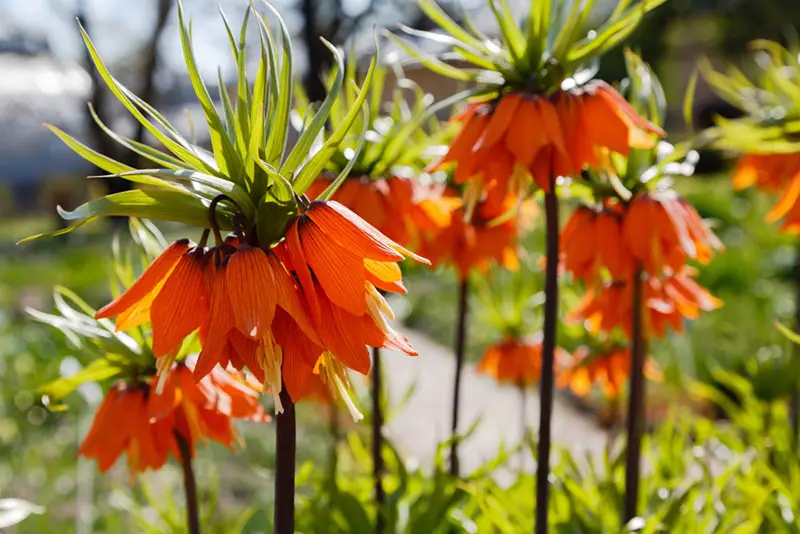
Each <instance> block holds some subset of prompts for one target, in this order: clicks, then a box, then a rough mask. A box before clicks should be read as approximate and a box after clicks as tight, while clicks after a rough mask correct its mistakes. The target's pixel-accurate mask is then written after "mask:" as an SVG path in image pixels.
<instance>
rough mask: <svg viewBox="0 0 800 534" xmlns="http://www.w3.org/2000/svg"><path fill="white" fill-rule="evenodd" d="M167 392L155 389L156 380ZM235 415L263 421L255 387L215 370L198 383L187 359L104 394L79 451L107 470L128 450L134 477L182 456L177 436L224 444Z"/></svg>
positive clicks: (230, 437)
mask: <svg viewBox="0 0 800 534" xmlns="http://www.w3.org/2000/svg"><path fill="white" fill-rule="evenodd" d="M159 380H160V381H161V382H162V384H161V385H162V386H163V392H162V393H161V394H159V393H157V389H158V382H159ZM231 418H237V419H246V420H250V421H254V422H265V421H268V420H269V416H267V415H266V414H265V413H264V410H263V408H262V407H261V404H260V402H259V399H258V392H257V390H256V389H255V388H254V387H253V386H252V385H250V384H248V383H247V382H246V380H245V379H243V378H241V377H235V376H233V375H231V374H229V373H228V372H226V371H224V370H222V369H219V368H218V369H216V370H215V371H214V372H213V373H212V374H211V375H209V376H207V377H206V378H204V379H203V380H202V381H201V382H200V383H199V384H195V383H194V380H193V379H192V372H191V370H190V369H189V367H187V365H186V364H185V363H183V362H181V363H178V364H175V365H174V366H173V367H172V369H170V370H169V371H168V372H166V373H165V374H164V375H163V376H162V377H161V378H160V379H159V378H158V377H153V379H152V380H151V383H150V384H149V385H148V384H145V383H141V382H140V383H138V384H134V385H126V384H123V383H118V384H115V385H114V386H112V388H111V389H110V390H109V391H108V393H107V394H106V397H105V399H104V400H103V403H102V404H101V405H100V408H99V409H98V411H97V413H96V414H95V417H94V421H93V422H92V427H91V429H90V430H89V433H88V434H87V436H86V438H85V439H84V441H83V443H82V444H81V446H80V449H79V450H78V454H81V455H83V456H85V457H86V458H96V459H97V461H98V467H99V469H100V472H102V473H104V472H106V471H108V470H109V469H110V468H111V466H113V465H114V463H116V461H117V459H118V458H119V457H120V456H121V455H122V454H123V453H125V454H126V456H127V462H128V471H129V473H130V476H131V482H133V479H134V477H135V475H136V473H138V472H142V471H145V470H147V469H160V468H161V467H163V465H164V464H165V463H166V461H167V457H168V455H169V454H170V453H171V454H172V455H173V456H174V457H175V458H180V452H179V448H178V445H177V441H176V436H180V437H181V438H183V439H184V440H185V441H186V442H187V443H188V445H189V447H190V450H191V452H192V455H194V449H195V446H196V444H197V443H199V442H201V441H204V440H206V439H211V440H214V441H217V442H219V443H221V444H223V445H225V446H226V447H230V446H232V444H233V440H234V438H235V436H236V433H235V430H234V429H233V426H232V424H231Z"/></svg>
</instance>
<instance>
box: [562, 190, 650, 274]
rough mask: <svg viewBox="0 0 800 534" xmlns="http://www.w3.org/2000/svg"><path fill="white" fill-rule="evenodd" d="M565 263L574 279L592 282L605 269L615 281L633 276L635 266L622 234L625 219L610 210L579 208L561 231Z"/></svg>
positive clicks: (566, 268)
mask: <svg viewBox="0 0 800 534" xmlns="http://www.w3.org/2000/svg"><path fill="white" fill-rule="evenodd" d="M561 242H562V243H563V246H562V253H561V258H562V263H563V266H564V269H565V270H567V271H570V272H572V274H573V275H574V276H575V278H578V279H582V280H586V281H591V280H595V279H597V277H598V276H600V273H601V271H602V269H606V270H607V271H608V274H609V276H610V277H611V278H612V279H614V280H625V279H627V278H629V277H630V276H632V275H633V272H634V269H635V263H634V259H633V256H632V255H631V252H630V250H629V249H628V245H627V243H626V242H625V240H624V238H623V235H622V216H621V214H620V213H619V212H618V211H614V210H611V209H603V210H600V211H598V210H595V209H592V208H590V207H587V206H581V207H579V208H577V209H576V210H575V211H574V212H573V213H572V215H571V216H570V218H569V220H568V221H567V223H566V224H565V225H564V228H563V230H562V231H561Z"/></svg>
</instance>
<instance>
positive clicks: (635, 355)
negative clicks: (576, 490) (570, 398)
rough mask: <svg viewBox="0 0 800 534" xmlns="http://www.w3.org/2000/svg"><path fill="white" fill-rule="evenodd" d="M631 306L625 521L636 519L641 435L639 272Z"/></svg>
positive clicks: (642, 348) (642, 384)
mask: <svg viewBox="0 0 800 534" xmlns="http://www.w3.org/2000/svg"><path fill="white" fill-rule="evenodd" d="M632 304H633V306H632V314H633V317H632V319H631V321H632V324H631V378H630V392H629V395H628V424H627V427H628V444H627V447H626V449H625V518H624V519H625V520H624V522H625V523H626V524H627V523H628V521H630V520H631V519H633V518H634V517H636V515H637V508H638V503H639V477H640V471H641V456H642V436H643V435H644V414H645V409H644V408H645V381H644V360H645V337H644V331H643V328H642V271H641V269H637V270H636V273H635V274H634V277H633V303H632Z"/></svg>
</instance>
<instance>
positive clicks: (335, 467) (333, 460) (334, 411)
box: [328, 399, 341, 488]
mask: <svg viewBox="0 0 800 534" xmlns="http://www.w3.org/2000/svg"><path fill="white" fill-rule="evenodd" d="M329 408H330V421H329V425H330V426H329V427H328V430H329V432H330V438H331V457H330V460H329V461H328V470H329V477H330V483H331V487H332V488H335V487H336V473H337V472H338V471H339V441H340V440H341V436H340V431H339V410H338V408H336V402H334V400H333V399H331V402H330V405H329Z"/></svg>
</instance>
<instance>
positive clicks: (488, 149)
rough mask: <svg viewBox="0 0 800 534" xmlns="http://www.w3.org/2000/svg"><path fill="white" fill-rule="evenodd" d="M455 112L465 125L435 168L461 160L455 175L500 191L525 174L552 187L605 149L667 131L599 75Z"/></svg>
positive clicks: (642, 143) (513, 190)
mask: <svg viewBox="0 0 800 534" xmlns="http://www.w3.org/2000/svg"><path fill="white" fill-rule="evenodd" d="M453 120H454V121H455V122H458V123H460V124H461V129H460V131H459V133H458V134H457V136H456V137H455V138H454V139H453V141H452V143H451V144H450V148H449V150H448V152H447V153H446V154H445V155H444V156H443V157H442V158H441V159H440V160H439V161H438V162H436V163H435V164H434V166H433V167H432V168H433V169H439V168H442V167H444V166H447V165H450V164H455V165H456V169H455V180H456V182H458V183H467V182H470V183H473V184H478V185H477V188H479V189H483V190H486V191H487V193H488V194H489V195H490V196H492V197H499V198H502V197H504V196H505V195H507V194H509V193H510V194H517V193H518V192H519V191H520V184H521V183H524V182H523V180H524V178H525V177H532V178H533V180H534V182H535V183H536V184H537V185H538V186H539V187H540V188H541V189H543V190H545V191H548V190H549V188H550V181H551V179H554V178H555V177H557V176H569V175H574V174H577V173H579V172H580V171H581V170H582V169H584V168H585V167H587V166H595V165H596V164H597V150H598V149H607V150H612V151H614V152H618V153H620V154H623V155H627V154H628V153H629V151H630V148H650V147H652V146H653V145H654V143H655V141H654V139H653V136H655V135H664V131H663V130H662V129H661V128H659V127H657V126H655V125H654V124H652V123H650V122H649V121H647V120H646V119H644V118H643V117H641V116H640V115H638V114H637V113H636V111H635V110H634V109H633V107H631V105H630V104H628V102H626V101H625V99H624V98H622V97H621V96H620V95H619V93H617V92H616V91H615V90H614V89H613V88H612V87H611V86H609V85H608V84H606V83H603V82H599V81H593V82H590V83H589V84H587V85H586V86H584V87H582V88H578V89H572V90H569V91H559V92H557V93H556V94H554V95H551V96H542V95H528V94H522V93H513V92H512V93H506V94H504V95H503V96H501V97H500V98H499V99H497V100H495V101H493V102H481V103H472V104H470V105H469V106H467V109H466V110H465V111H464V112H463V113H461V114H460V115H458V116H456V117H454V119H453Z"/></svg>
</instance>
